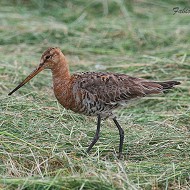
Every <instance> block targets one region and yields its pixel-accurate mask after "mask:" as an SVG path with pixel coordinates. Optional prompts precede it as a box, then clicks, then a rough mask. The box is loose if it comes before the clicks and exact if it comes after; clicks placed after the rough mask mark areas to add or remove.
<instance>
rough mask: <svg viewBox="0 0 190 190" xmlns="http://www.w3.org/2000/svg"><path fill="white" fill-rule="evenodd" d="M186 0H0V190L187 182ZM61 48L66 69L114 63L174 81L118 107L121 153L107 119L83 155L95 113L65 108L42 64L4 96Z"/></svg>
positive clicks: (178, 185)
mask: <svg viewBox="0 0 190 190" xmlns="http://www.w3.org/2000/svg"><path fill="white" fill-rule="evenodd" d="M176 6H179V7H181V8H184V7H188V6H189V2H188V1H187V0H186V1H185V0H184V1H181V2H180V3H179V1H177V0H173V1H172V0H171V1H164V0H162V1H159V2H156V1H153V2H150V1H148V0H137V1H132V0H131V1H122V0H118V1H115V0H104V1H98V0H93V1H85V0H74V1H61V0H57V1H54V2H52V1H49V0H47V1H43V0H40V1H37V0H30V1H24V0H15V1H13V0H11V1H6V0H2V1H1V2H0V18H1V26H0V44H1V47H0V60H1V61H0V100H1V101H0V104H1V106H0V109H1V114H0V189H40V190H41V189H80V190H81V189H98V190H99V189H104V190H105V189H109V190H111V189H154V190H157V189H176V190H177V189H189V188H190V140H189V137H190V133H189V131H190V117H189V115H190V100H189V95H190V89H189V86H190V66H189V65H190V45H189V44H190V38H189V33H190V28H189V17H190V15H189V14H175V15H173V12H172V9H173V7H176ZM51 46H58V47H60V48H61V49H62V50H63V52H64V53H65V55H66V56H67V58H68V60H69V63H70V69H71V72H80V71H113V72H120V73H127V74H130V75H133V76H137V77H144V78H147V79H152V80H169V79H174V80H179V81H181V83H182V84H181V85H180V86H179V87H177V88H176V89H174V90H171V91H170V92H168V93H167V94H164V95H159V96H152V97H147V98H145V99H143V100H140V101H138V102H133V103H131V104H130V105H129V106H128V108H125V109H121V110H118V111H117V114H118V116H119V121H120V123H121V125H122V126H123V128H124V129H125V145H124V155H125V157H124V158H123V159H122V160H118V159H117V154H116V153H117V151H118V143H119V136H118V131H117V130H116V128H115V126H114V124H113V123H112V122H111V120H107V121H104V122H103V124H102V125H103V127H102V130H101V138H100V140H99V142H98V143H97V144H96V146H95V147H94V148H93V150H92V152H91V153H90V154H89V155H86V154H85V150H86V148H87V145H88V144H89V143H90V141H91V139H92V137H93V135H94V133H95V128H96V118H87V117H85V116H82V115H77V114H75V113H73V112H71V111H67V110H65V109H64V108H62V107H61V105H59V104H58V103H57V101H56V100H55V98H54V95H53V92H52V87H51V86H52V81H51V74H50V72H49V71H44V72H42V73H40V74H39V75H38V76H37V77H35V78H34V79H33V80H32V81H31V82H30V83H29V84H27V85H26V86H24V87H22V88H21V89H19V91H17V92H16V93H15V94H14V95H13V96H11V97H9V96H7V94H8V93H9V92H10V90H11V89H13V88H14V87H15V86H16V85H17V84H18V83H19V82H20V81H21V80H22V79H23V78H24V77H26V76H27V75H28V74H29V73H30V72H31V70H32V69H34V68H35V67H36V66H37V65H38V63H39V59H40V56H41V54H42V52H43V51H44V50H45V49H47V47H51Z"/></svg>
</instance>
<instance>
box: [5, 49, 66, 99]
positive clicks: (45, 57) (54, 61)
mask: <svg viewBox="0 0 190 190" xmlns="http://www.w3.org/2000/svg"><path fill="white" fill-rule="evenodd" d="M60 62H62V63H65V57H64V55H63V53H62V52H61V50H60V49H59V48H57V47H53V48H48V49H47V50H46V51H45V52H44V53H43V54H42V57H41V59H40V64H39V65H38V67H37V68H36V69H35V70H34V71H33V72H32V73H31V74H30V75H29V76H28V77H26V79H25V80H23V81H22V82H21V83H20V84H19V85H18V86H17V87H16V88H15V89H14V90H12V91H11V92H10V93H9V94H8V95H11V94H12V93H14V92H15V91H16V90H18V89H19V88H20V87H22V86H23V85H24V84H26V83H27V82H28V81H29V80H31V79H32V78H33V77H34V76H36V75H37V74H38V73H39V72H41V71H42V70H44V69H54V68H57V67H59V63H60Z"/></svg>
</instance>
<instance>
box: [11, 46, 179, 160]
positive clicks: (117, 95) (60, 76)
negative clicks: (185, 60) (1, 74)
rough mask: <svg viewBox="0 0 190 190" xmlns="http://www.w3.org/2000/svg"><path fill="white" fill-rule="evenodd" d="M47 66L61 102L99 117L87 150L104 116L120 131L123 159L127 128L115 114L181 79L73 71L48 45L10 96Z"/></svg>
mask: <svg viewBox="0 0 190 190" xmlns="http://www.w3.org/2000/svg"><path fill="white" fill-rule="evenodd" d="M44 69H50V70H51V72H52V78H53V90H54V94H55V97H56V98H57V100H58V102H59V103H60V104H61V105H62V106H63V107H64V108H66V109H68V110H72V111H73V112H75V113H78V114H83V115H87V116H96V117H97V127H96V132H95V135H94V138H93V139H92V141H91V143H90V144H89V146H88V148H87V151H86V152H87V153H89V152H90V150H91V149H92V147H93V146H94V145H95V143H96V142H97V141H98V139H99V136H100V126H101V121H102V120H103V119H107V118H110V119H112V120H113V122H114V123H115V125H116V127H117V129H118V131H119V140H120V141H119V158H120V157H121V156H122V150H123V143H124V130H123V128H122V127H121V125H120V124H119V122H118V120H117V116H116V115H115V114H114V113H113V111H114V110H115V109H118V108H120V107H121V106H125V105H126V104H127V103H128V102H129V101H131V100H133V99H137V98H142V97H145V96H147V95H151V94H159V93H163V92H165V91H166V90H168V89H171V88H173V87H174V86H175V85H179V84H180V82H179V81H174V80H171V81H164V82H157V81H151V80H147V79H143V78H137V77H132V76H129V75H127V74H121V73H114V72H81V73H74V74H70V71H69V65H68V63H67V60H66V57H65V55H64V54H63V53H62V51H61V49H60V48H58V47H51V48H48V49H47V50H46V51H44V53H43V54H42V56H41V59H40V63H39V65H38V66H37V68H36V69H35V70H34V71H33V72H32V73H31V74H30V75H28V77H26V78H25V79H24V80H23V81H22V82H21V83H20V84H19V85H18V86H17V87H16V88H15V89H13V90H12V91H11V92H10V93H9V94H8V95H11V94H13V93H14V92H15V91H16V90H18V89H19V88H20V87H22V86H23V85H24V84H26V83H27V82H28V81H29V80H31V79H32V78H33V77H34V76H36V75H37V74H38V73H39V72H41V71H42V70H44Z"/></svg>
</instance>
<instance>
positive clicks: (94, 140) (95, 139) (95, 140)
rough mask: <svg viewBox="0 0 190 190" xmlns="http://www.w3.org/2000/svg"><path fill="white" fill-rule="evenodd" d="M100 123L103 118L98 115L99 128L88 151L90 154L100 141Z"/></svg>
mask: <svg viewBox="0 0 190 190" xmlns="http://www.w3.org/2000/svg"><path fill="white" fill-rule="evenodd" d="M100 122H101V117H100V115H98V122H97V128H96V134H95V136H94V138H93V140H92V142H91V143H90V145H89V147H88V149H87V151H86V152H87V153H89V152H90V150H91V149H92V147H93V146H94V145H95V143H96V142H97V141H98V139H99V133H100Z"/></svg>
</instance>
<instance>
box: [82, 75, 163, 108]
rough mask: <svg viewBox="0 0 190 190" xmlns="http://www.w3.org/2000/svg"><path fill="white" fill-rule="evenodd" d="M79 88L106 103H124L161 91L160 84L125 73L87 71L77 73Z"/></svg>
mask: <svg viewBox="0 0 190 190" xmlns="http://www.w3.org/2000/svg"><path fill="white" fill-rule="evenodd" d="M78 79H79V80H78V82H79V86H80V88H82V89H84V90H85V91H87V92H88V93H90V94H92V95H94V96H96V97H97V98H98V99H101V100H102V101H103V102H105V103H106V104H115V103H124V102H127V101H128V100H130V99H134V98H138V97H143V96H146V95H148V94H156V93H160V92H162V89H163V88H162V86H161V85H160V84H157V83H155V82H151V81H147V80H145V79H141V78H134V77H130V76H128V75H125V74H115V73H103V72H100V73H95V72H87V73H83V74H80V75H78Z"/></svg>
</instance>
